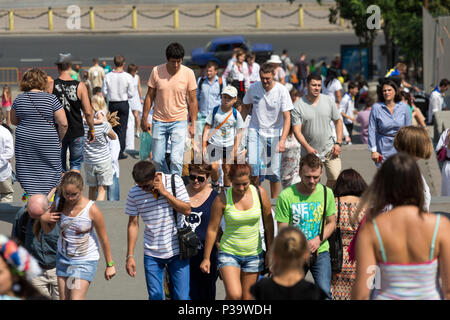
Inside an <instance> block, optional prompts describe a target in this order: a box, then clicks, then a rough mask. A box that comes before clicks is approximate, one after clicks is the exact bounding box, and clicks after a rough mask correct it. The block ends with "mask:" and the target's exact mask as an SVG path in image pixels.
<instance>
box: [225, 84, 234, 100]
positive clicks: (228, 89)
mask: <svg viewBox="0 0 450 320" xmlns="http://www.w3.org/2000/svg"><path fill="white" fill-rule="evenodd" d="M222 94H227V95H229V96H230V97H232V98H236V97H237V89H236V88H235V87H233V86H226V87H225V89H223V90H222Z"/></svg>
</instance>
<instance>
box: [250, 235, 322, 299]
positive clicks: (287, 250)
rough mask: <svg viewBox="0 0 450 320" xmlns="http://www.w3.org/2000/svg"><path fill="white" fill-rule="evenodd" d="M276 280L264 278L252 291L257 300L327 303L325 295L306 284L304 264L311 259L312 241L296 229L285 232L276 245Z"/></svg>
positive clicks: (273, 252)
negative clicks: (310, 246) (316, 301)
mask: <svg viewBox="0 0 450 320" xmlns="http://www.w3.org/2000/svg"><path fill="white" fill-rule="evenodd" d="M270 260H271V267H270V269H271V271H272V275H273V276H272V278H263V279H261V280H260V281H258V282H257V283H256V284H254V285H253V286H252V287H251V288H250V292H251V294H252V295H253V296H254V297H255V299H256V300H324V299H325V298H326V295H325V293H324V292H323V291H322V290H321V289H320V288H319V287H318V286H317V285H315V284H312V283H310V282H308V281H306V280H305V279H304V278H305V275H304V271H303V265H304V264H305V261H308V260H309V247H308V241H307V240H306V237H305V236H304V235H303V233H302V232H301V231H300V230H298V229H297V228H295V227H285V228H283V229H281V231H280V232H279V233H278V236H277V237H276V238H275V240H274V242H273V244H272V250H271V256H270Z"/></svg>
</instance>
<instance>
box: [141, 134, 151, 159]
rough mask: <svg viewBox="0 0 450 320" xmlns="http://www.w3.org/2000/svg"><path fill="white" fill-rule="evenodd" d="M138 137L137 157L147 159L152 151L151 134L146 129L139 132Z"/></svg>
mask: <svg viewBox="0 0 450 320" xmlns="http://www.w3.org/2000/svg"><path fill="white" fill-rule="evenodd" d="M140 139H141V145H140V147H139V159H141V160H147V159H148V158H149V156H150V153H151V152H152V135H151V134H150V133H149V132H148V131H147V132H141V134H140Z"/></svg>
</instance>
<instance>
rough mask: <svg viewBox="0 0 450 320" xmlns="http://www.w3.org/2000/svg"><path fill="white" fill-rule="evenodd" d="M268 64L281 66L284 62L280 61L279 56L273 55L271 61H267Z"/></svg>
mask: <svg viewBox="0 0 450 320" xmlns="http://www.w3.org/2000/svg"><path fill="white" fill-rule="evenodd" d="M267 63H279V64H281V63H283V62H282V61H281V60H280V57H279V56H278V55H277V54H273V55H271V56H270V59H269V60H268V61H267Z"/></svg>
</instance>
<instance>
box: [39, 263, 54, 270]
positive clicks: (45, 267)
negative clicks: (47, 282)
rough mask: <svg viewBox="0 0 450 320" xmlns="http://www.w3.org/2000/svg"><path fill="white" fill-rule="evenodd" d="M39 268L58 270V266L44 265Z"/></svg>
mask: <svg viewBox="0 0 450 320" xmlns="http://www.w3.org/2000/svg"><path fill="white" fill-rule="evenodd" d="M39 267H40V268H41V269H43V270H50V269H54V268H56V266H44V265H42V264H39Z"/></svg>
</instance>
